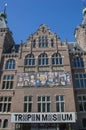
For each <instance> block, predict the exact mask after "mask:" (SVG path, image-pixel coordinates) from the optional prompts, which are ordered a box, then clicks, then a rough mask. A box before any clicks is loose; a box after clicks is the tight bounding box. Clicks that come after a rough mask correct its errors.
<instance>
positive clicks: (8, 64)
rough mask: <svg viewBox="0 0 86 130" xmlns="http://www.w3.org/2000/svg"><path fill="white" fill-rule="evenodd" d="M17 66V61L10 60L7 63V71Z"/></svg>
mask: <svg viewBox="0 0 86 130" xmlns="http://www.w3.org/2000/svg"><path fill="white" fill-rule="evenodd" d="M15 66H16V64H15V60H13V59H10V60H8V61H7V62H6V66H5V69H7V70H8V69H9V70H11V69H15Z"/></svg>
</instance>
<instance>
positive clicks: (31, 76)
mask: <svg viewBox="0 0 86 130" xmlns="http://www.w3.org/2000/svg"><path fill="white" fill-rule="evenodd" d="M54 85H57V86H59V85H61V86H64V85H66V86H68V85H71V74H70V73H69V72H43V73H20V74H18V81H17V86H37V87H40V86H54Z"/></svg>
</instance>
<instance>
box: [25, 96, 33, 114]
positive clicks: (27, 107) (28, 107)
mask: <svg viewBox="0 0 86 130" xmlns="http://www.w3.org/2000/svg"><path fill="white" fill-rule="evenodd" d="M30 98H31V99H30ZM32 105H33V97H32V96H24V112H32Z"/></svg>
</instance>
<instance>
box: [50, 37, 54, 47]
mask: <svg viewBox="0 0 86 130" xmlns="http://www.w3.org/2000/svg"><path fill="white" fill-rule="evenodd" d="M51 47H54V39H53V38H52V39H51Z"/></svg>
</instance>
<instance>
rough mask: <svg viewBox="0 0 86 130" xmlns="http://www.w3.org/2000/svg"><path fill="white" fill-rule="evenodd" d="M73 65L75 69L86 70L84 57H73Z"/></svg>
mask: <svg viewBox="0 0 86 130" xmlns="http://www.w3.org/2000/svg"><path fill="white" fill-rule="evenodd" d="M72 65H73V68H77V69H78V68H84V61H83V58H82V57H79V56H77V57H73V60H72Z"/></svg>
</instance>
